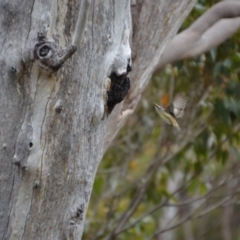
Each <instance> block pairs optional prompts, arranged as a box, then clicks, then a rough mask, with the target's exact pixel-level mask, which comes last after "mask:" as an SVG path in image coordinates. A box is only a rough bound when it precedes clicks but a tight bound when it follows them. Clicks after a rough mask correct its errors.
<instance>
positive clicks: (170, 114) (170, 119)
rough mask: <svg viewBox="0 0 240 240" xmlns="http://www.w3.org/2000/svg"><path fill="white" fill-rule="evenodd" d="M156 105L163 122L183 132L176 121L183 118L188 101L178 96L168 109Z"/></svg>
mask: <svg viewBox="0 0 240 240" xmlns="http://www.w3.org/2000/svg"><path fill="white" fill-rule="evenodd" d="M154 105H155V109H156V111H157V112H158V114H159V115H160V117H161V118H162V120H163V121H164V122H165V123H167V124H168V125H170V126H172V127H175V128H177V129H178V131H179V132H181V129H180V127H179V125H178V122H177V120H176V119H177V118H180V117H182V116H183V113H184V108H185V106H186V99H185V98H184V97H183V96H180V95H177V96H176V97H175V98H174V99H173V102H172V103H171V104H170V105H169V106H168V107H167V108H166V109H164V108H163V107H162V106H159V105H158V104H154Z"/></svg>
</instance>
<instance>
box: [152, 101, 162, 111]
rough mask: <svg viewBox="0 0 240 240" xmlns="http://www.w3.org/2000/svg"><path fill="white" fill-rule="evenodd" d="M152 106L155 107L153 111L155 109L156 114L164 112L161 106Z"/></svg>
mask: <svg viewBox="0 0 240 240" xmlns="http://www.w3.org/2000/svg"><path fill="white" fill-rule="evenodd" d="M154 106H155V109H156V111H157V112H161V111H163V110H164V108H163V107H162V106H160V105H158V104H156V103H155V104H154Z"/></svg>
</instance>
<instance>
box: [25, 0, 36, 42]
mask: <svg viewBox="0 0 240 240" xmlns="http://www.w3.org/2000/svg"><path fill="white" fill-rule="evenodd" d="M34 5H35V0H33V5H32V7H31V12H30V16H31V17H30V25H29V29H28V34H27V37H26V41H25V46H26V43H27V40H28V37H29V34H30V31H31V28H32V13H33V7H34Z"/></svg>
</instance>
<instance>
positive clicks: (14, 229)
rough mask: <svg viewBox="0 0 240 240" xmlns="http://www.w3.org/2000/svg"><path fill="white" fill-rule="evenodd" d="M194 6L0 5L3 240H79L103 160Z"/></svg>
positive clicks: (173, 2)
mask: <svg viewBox="0 0 240 240" xmlns="http://www.w3.org/2000/svg"><path fill="white" fill-rule="evenodd" d="M195 2H196V1H195V0H161V1H160V0H159V1H157V0H155V1H148V0H141V1H134V2H132V5H131V4H130V1H129V0H121V1H90V0H81V1H80V3H77V2H76V1H71V0H62V1H56V0H52V1H50V0H23V1H22V0H21V1H20V0H16V1H8V0H5V1H4V0H0V11H1V13H0V16H1V23H0V24H1V25H0V30H1V31H0V43H1V44H0V47H1V53H0V76H1V78H0V81H1V88H0V104H1V105H0V239H27V240H29V239H81V236H82V232H83V226H84V219H85V213H86V210H87V206H88V202H89V198H90V194H91V190H92V185H93V182H94V178H95V173H96V171H97V167H98V164H99V162H100V160H101V158H102V156H103V153H104V151H105V150H106V149H107V147H108V146H109V144H110V143H111V141H112V140H113V138H114V136H115V135H116V133H117V132H118V130H119V129H120V128H121V126H122V125H123V124H124V122H125V120H126V118H127V117H128V116H129V115H130V114H131V113H132V112H133V111H134V109H135V107H136V105H137V102H138V101H139V99H140V96H141V93H142V91H143V90H144V88H145V86H146V84H147V82H148V81H149V79H150V77H151V75H152V73H153V71H154V69H155V67H156V66H157V64H158V62H159V59H160V57H161V54H162V52H163V49H164V47H165V46H166V44H167V43H168V41H169V40H170V39H171V38H172V37H173V36H174V35H175V34H176V32H177V30H178V28H179V27H180V25H181V23H182V21H183V20H184V18H185V17H186V15H187V14H188V13H189V11H190V10H191V8H192V7H193V5H194V3H195ZM131 68H133V70H132V72H131V73H130V74H129V72H130V70H131ZM129 77H130V79H131V80H130V82H131V87H130V90H129V91H128V89H129ZM127 93H128V95H127V96H126V94H127ZM122 100H123V101H122ZM121 101H122V102H121ZM119 102H121V103H119ZM116 104H117V105H116Z"/></svg>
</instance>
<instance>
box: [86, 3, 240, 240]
mask: <svg viewBox="0 0 240 240" xmlns="http://www.w3.org/2000/svg"><path fill="white" fill-rule="evenodd" d="M217 2H218V1H213V0H201V1H199V2H198V4H197V5H196V7H195V8H194V10H193V11H192V13H191V14H190V16H189V17H188V18H187V19H186V21H185V23H184V24H183V26H182V28H181V30H182V29H185V28H187V27H188V26H190V24H191V23H193V22H194V21H195V20H196V19H197V18H198V17H199V16H201V15H202V14H203V13H204V12H205V11H206V10H207V9H208V8H210V7H211V6H212V5H213V4H215V3H217ZM239 37H240V33H239V32H238V33H237V34H235V35H234V36H232V38H231V39H229V40H227V41H226V42H225V43H224V44H222V45H221V46H219V47H218V48H215V49H212V50H211V51H210V52H208V53H206V54H202V55H201V56H199V57H196V58H194V59H190V60H186V61H181V62H178V63H176V64H172V65H168V66H166V67H165V69H164V70H162V71H161V72H156V73H155V74H154V75H153V77H152V80H151V82H150V84H149V85H148V87H147V89H146V91H145V92H144V94H143V96H142V99H141V101H140V103H139V106H138V109H137V111H136V112H135V113H134V115H133V116H131V118H130V119H129V120H128V121H127V123H126V126H125V127H124V128H123V129H122V130H121V131H120V133H119V135H118V137H117V139H116V140H115V141H114V143H113V145H112V147H111V148H110V149H109V150H108V152H107V153H106V154H105V157H104V159H103V160H102V162H101V164H100V166H99V170H98V173H97V176H96V180H95V183H94V187H93V192H92V197H91V202H90V206H89V209H88V213H87V220H86V227H85V233H84V237H83V239H107V236H108V237H109V236H110V234H111V233H112V231H113V230H114V229H117V228H118V227H119V223H121V219H122V214H124V213H125V212H126V211H127V212H129V209H133V206H132V205H131V204H133V203H136V201H137V200H138V199H140V200H139V202H138V205H137V207H136V209H135V210H134V211H133V213H132V214H131V216H130V217H129V218H127V220H126V222H124V224H125V225H124V227H123V230H124V231H122V232H121V233H120V234H118V235H117V237H116V239H120V240H121V239H124V240H125V239H139V240H141V239H148V238H149V237H151V236H152V235H153V234H154V232H155V231H158V230H161V229H164V228H166V226H172V223H173V222H174V221H176V222H179V221H181V219H185V218H187V216H188V215H189V214H191V215H190V216H191V217H189V220H190V224H191V229H189V231H191V234H192V235H193V236H194V238H193V239H223V237H222V229H223V225H222V224H223V221H222V218H224V209H225V208H223V207H222V205H219V206H217V203H218V202H219V201H220V200H222V199H224V198H225V197H226V196H228V195H227V194H229V191H228V190H229V183H231V186H232V184H235V185H234V186H237V183H238V171H237V170H238V164H239V159H240V151H239V147H240V134H239V129H240V121H239V119H240V79H239V72H240V66H239V62H240V52H239ZM172 90H174V91H172ZM173 92H174V93H175V94H176V93H185V95H186V98H187V106H186V111H185V115H184V117H183V118H182V119H181V120H179V124H180V127H181V128H182V134H178V133H177V132H176V131H175V130H174V129H172V128H170V127H168V126H166V125H163V124H162V123H161V120H160V118H159V116H158V115H157V113H156V112H155V109H154V107H153V103H155V102H156V103H161V101H163V100H164V98H163V97H164V96H165V98H169V100H170V99H171V98H172V95H173ZM169 100H168V101H169ZM164 101H166V99H165V100H164ZM232 180H234V182H233V183H232ZM224 183H226V184H224ZM227 186H228V188H227ZM231 189H232V188H231ZM233 190H234V188H233ZM141 191H143V192H144V194H143V195H141V194H140V193H141ZM230 193H231V191H230ZM196 198H199V199H200V200H199V201H196V202H195V201H194V199H196ZM201 198H203V199H204V202H202V201H201ZM231 199H232V198H231ZM234 199H235V202H236V204H232V211H233V213H232V218H231V219H230V221H231V224H230V228H231V234H232V239H238V236H240V229H239V228H238V227H237V225H236V224H234V222H235V221H237V220H239V217H238V216H240V209H239V206H238V204H237V202H238V200H239V197H238V195H237V193H236V194H234ZM186 201H190V202H191V201H192V202H191V203H190V204H183V205H181V204H180V203H183V202H186ZM235 202H234V203H235ZM171 204H172V205H174V211H175V215H174V216H172V215H171V214H170V210H169V209H170V207H171ZM177 204H180V206H178V207H177V206H176V205H177ZM214 204H215V205H216V208H213V209H214V210H212V211H209V213H208V214H206V215H204V214H203V216H201V217H197V216H199V215H201V214H202V213H203V212H204V211H206V210H207V209H208V207H211V206H214ZM129 205H130V206H129ZM171 209H172V208H171ZM169 215H170V217H171V218H172V219H173V220H171V219H169ZM178 220H179V221H178ZM183 222H184V221H183ZM173 225H174V224H173ZM182 226H183V225H181V224H180V225H179V226H178V227H177V228H173V231H174V232H173V234H174V235H173V236H178V237H177V238H176V237H175V238H173V239H178V240H181V239H186V237H185V234H186V233H184V228H183V227H182ZM125 227H126V229H124V228H125ZM201 236H202V238H201ZM162 239H165V238H162Z"/></svg>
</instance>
